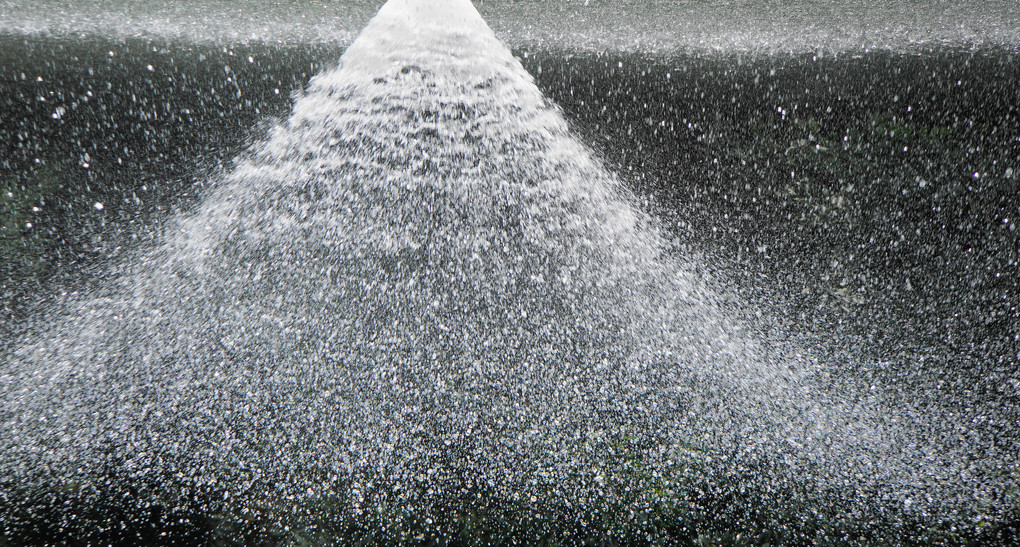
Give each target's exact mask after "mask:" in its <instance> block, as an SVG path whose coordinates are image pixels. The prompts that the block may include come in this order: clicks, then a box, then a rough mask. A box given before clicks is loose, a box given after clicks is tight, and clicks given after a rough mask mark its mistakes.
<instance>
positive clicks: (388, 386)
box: [0, 0, 953, 518]
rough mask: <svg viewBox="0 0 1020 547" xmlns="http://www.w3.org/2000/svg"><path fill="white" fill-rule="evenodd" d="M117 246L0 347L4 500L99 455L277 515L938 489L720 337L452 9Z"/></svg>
mask: <svg viewBox="0 0 1020 547" xmlns="http://www.w3.org/2000/svg"><path fill="white" fill-rule="evenodd" d="M141 254H142V256H141V257H140V258H139V259H137V260H134V261H129V262H126V263H123V264H121V265H120V268H121V272H120V273H119V275H118V276H117V277H116V279H114V280H113V281H111V282H110V284H109V286H107V287H104V288H102V289H97V291H96V293H95V294H93V295H90V296H89V297H87V298H83V299H80V300H79V301H75V302H69V303H68V305H67V306H68V309H67V311H66V312H65V313H64V314H63V315H62V316H61V317H59V318H57V319H54V320H53V322H52V324H51V325H50V326H49V328H48V329H45V330H41V331H40V332H38V333H36V334H34V335H31V336H28V337H26V339H25V340H24V341H23V343H21V344H19V346H18V348H17V349H16V350H15V351H14V352H13V354H12V355H10V356H8V357H7V363H6V364H5V367H4V370H3V380H4V381H3V383H2V386H3V387H0V392H2V393H3V397H2V406H0V418H2V419H3V424H4V428H3V431H4V433H3V434H2V435H0V454H2V456H0V468H3V469H4V470H5V471H6V472H7V473H8V476H9V477H12V478H11V479H9V480H12V481H19V480H20V481H32V480H35V481H43V482H54V481H56V482H59V483H62V484H74V485H82V484H84V485H96V484H99V483H101V482H102V481H103V480H106V479H107V478H108V476H107V475H105V473H107V472H108V471H109V467H110V466H111V465H112V466H113V467H114V468H115V471H116V474H117V475H118V477H120V478H121V479H122V480H124V481H128V482H132V481H134V482H135V483H139V484H143V483H144V484H154V485H156V486H155V487H154V489H155V490H157V491H166V490H172V489H174V488H182V489H183V490H182V491H183V492H192V491H195V490H196V489H197V490H203V491H209V490H212V491H215V492H217V493H218V494H221V495H222V497H224V498H226V499H233V500H242V501H232V502H229V503H228V506H229V507H231V508H237V507H244V508H246V510H251V511H254V512H261V513H263V514H266V513H268V514H271V515H273V516H274V518H283V517H281V513H282V511H281V510H280V509H278V508H277V507H278V506H279V505H280V504H283V505H298V506H304V507H307V506H309V505H314V504H315V503H317V502H318V500H323V499H330V498H331V497H335V496H340V497H343V498H344V499H345V500H347V501H346V502H345V503H346V504H347V506H346V508H345V510H349V511H353V512H354V513H356V514H361V511H363V510H367V509H368V508H369V506H372V504H373V503H377V502H378V499H379V498H378V497H376V498H373V497H372V494H371V493H372V492H376V493H377V494H375V495H377V496H382V497H383V498H386V497H387V496H393V497H394V498H387V499H390V500H391V501H390V502H389V503H393V501H392V499H396V500H399V503H400V504H402V505H404V506H407V507H424V505H422V503H423V501H422V500H428V499H433V498H449V497H451V496H452V497H457V496H462V495H463V496H472V495H476V494H477V493H478V492H484V493H485V495H486V496H488V497H490V498H493V499H513V500H521V499H523V500H526V501H527V500H532V503H534V502H535V500H540V499H541V500H543V503H548V502H549V500H557V502H558V503H564V504H566V505H567V506H571V505H573V506H581V507H594V506H597V505H599V504H606V503H609V502H614V503H615V502H618V501H619V499H620V497H621V496H624V497H625V496H626V495H629V494H626V491H627V489H628V488H631V487H633V486H634V485H633V484H632V482H633V481H635V480H636V481H639V482H640V481H643V483H644V484H642V485H640V488H646V489H648V488H649V486H648V484H653V485H654V487H655V488H659V489H661V488H666V487H669V488H678V486H677V484H678V482H679V481H687V480H690V481H692V482H693V483H696V482H697V481H698V480H701V479H703V480H704V481H705V482H703V483H699V484H702V485H703V486H704V485H705V484H709V485H710V484H718V482H713V481H717V479H718V477H720V476H730V477H732V476H735V475H737V474H739V473H740V472H747V471H748V470H749V469H751V468H752V467H753V468H754V469H755V473H757V475H756V478H755V479H754V480H755V481H757V485H758V487H759V488H760V489H761V490H762V491H763V492H766V493H768V492H769V491H770V490H771V489H772V488H773V486H771V485H767V484H766V483H767V482H768V481H769V480H772V479H774V478H776V477H780V476H781V477H782V480H784V481H787V482H786V483H785V484H786V485H787V486H789V487H790V488H794V489H803V488H814V489H816V490H817V491H819V492H822V491H829V490H831V489H832V488H834V485H841V486H842V487H843V488H844V490H843V491H842V492H843V494H839V495H840V496H849V497H851V498H852V497H853V496H855V495H858V494H857V492H859V491H860V490H859V489H862V488H864V489H869V492H874V495H875V496H876V497H879V496H892V497H894V498H896V499H916V494H915V491H916V490H918V489H920V491H921V492H922V493H923V492H925V491H926V490H925V489H926V488H928V485H927V483H925V482H924V481H919V480H916V479H917V478H918V476H920V475H923V477H925V478H926V480H928V481H933V482H934V483H935V484H938V485H942V484H944V482H943V481H944V480H946V479H945V477H950V476H952V475H953V469H952V468H951V467H946V468H945V469H946V470H945V472H944V474H940V473H933V472H932V470H931V466H932V465H934V464H933V463H922V459H921V458H919V457H918V454H920V453H924V452H925V451H926V450H928V449H929V448H930V447H927V446H925V445H923V444H918V445H911V444H910V443H911V442H913V441H914V440H916V439H917V438H918V437H917V434H912V433H910V430H909V428H908V426H906V425H903V424H897V423H896V422H897V417H896V416H895V415H892V416H891V417H889V416H886V415H885V409H883V403H882V401H876V400H873V399H870V398H868V397H863V398H843V397H842V393H840V392H838V391H830V390H827V389H826V388H825V387H824V386H823V384H824V382H825V378H824V374H822V372H823V371H819V370H816V369H815V368H814V367H812V366H810V362H808V361H807V360H805V359H800V358H796V357H795V358H790V357H784V358H778V357H777V356H775V355H771V354H770V353H769V352H768V351H766V350H765V349H764V348H762V347H760V346H759V345H758V344H757V343H755V342H754V340H753V339H752V338H750V337H749V336H746V335H745V334H744V333H743V328H742V326H741V324H740V323H739V322H737V321H735V320H733V319H732V318H730V317H728V314H727V313H726V312H725V311H724V310H723V308H722V306H721V305H720V303H719V302H718V298H717V296H716V295H715V294H714V293H713V292H712V291H711V290H709V289H708V288H706V286H705V283H704V282H703V280H701V279H700V278H699V275H698V274H697V270H696V268H695V267H694V266H693V265H691V263H690V262H685V261H683V260H680V259H677V258H675V257H670V256H668V250H667V242H666V241H665V239H664V238H663V236H662V235H661V234H660V232H659V231H658V230H657V228H656V227H655V222H654V220H653V219H652V218H650V217H649V216H647V215H646V214H645V213H643V212H641V211H640V210H639V209H638V208H637V207H635V206H634V204H633V203H632V199H631V198H630V197H629V196H628V194H627V192H626V190H625V189H624V188H623V187H622V186H621V184H620V182H619V181H618V180H617V178H616V177H615V176H614V175H613V174H612V173H610V172H609V171H607V170H606V169H605V167H604V166H603V165H602V164H601V163H600V162H599V160H598V159H597V158H596V157H594V156H593V155H592V153H591V152H590V151H589V150H588V149H587V148H586V147H585V146H584V145H582V144H581V143H580V142H579V141H578V140H577V139H575V138H574V137H573V136H572V135H571V133H570V131H569V128H568V125H567V123H566V121H565V120H564V118H563V116H562V114H561V113H560V111H559V110H558V109H557V108H556V107H555V106H554V105H552V104H550V103H549V102H548V101H547V100H546V99H545V98H544V97H543V96H542V94H541V92H540V91H539V90H538V89H537V87H536V86H535V84H534V82H533V80H532V78H531V77H530V76H529V75H528V74H527V73H526V71H525V70H524V69H523V68H522V66H521V64H520V63H519V62H518V61H517V60H516V59H515V58H514V57H513V55H512V54H511V53H510V51H509V50H508V49H507V48H506V47H505V46H504V45H502V44H501V43H500V42H499V40H498V39H497V38H496V37H495V35H494V34H493V32H492V31H491V30H490V29H489V28H488V26H487V25H486V24H485V22H484V21H483V20H482V18H481V17H480V16H479V14H478V12H477V11H476V10H475V8H474V7H473V6H472V5H471V3H470V2H469V1H468V0H443V1H441V0H430V1H425V2H422V1H418V2H411V1H409V0H391V1H390V2H388V3H387V4H386V5H385V6H384V7H383V8H382V10H381V11H380V12H379V14H378V15H377V16H376V17H375V18H374V19H373V20H372V21H371V23H370V24H369V25H368V27H367V28H366V29H365V30H364V32H363V33H362V34H361V36H360V37H359V38H358V39H357V40H356V41H355V42H354V44H352V45H351V47H350V48H349V50H348V51H347V52H346V53H345V54H344V56H343V58H342V59H341V61H340V64H339V66H338V67H337V68H335V69H333V70H330V71H326V72H324V73H322V74H320V75H318V76H316V77H315V78H314V79H313V80H312V81H311V83H310V84H309V86H308V89H307V91H306V92H305V93H304V94H303V95H302V96H300V97H298V98H297V100H296V103H295V105H294V109H293V113H292V115H291V116H290V117H289V118H288V119H287V120H286V121H284V122H282V123H281V124H280V125H278V126H277V127H276V128H274V129H273V130H272V131H271V132H270V133H269V135H268V136H267V137H266V138H265V139H264V140H263V141H262V142H260V143H258V144H256V145H255V146H254V147H253V148H252V149H251V150H250V151H249V152H248V153H246V154H245V155H244V156H243V157H241V158H239V159H238V161H237V164H236V166H235V167H234V169H233V170H232V171H231V172H230V173H229V174H227V175H225V176H224V177H223V178H222V180H219V181H217V183H216V185H215V188H214V189H213V190H211V191H210V193H209V195H208V196H207V197H206V198H205V199H204V200H203V202H202V203H201V204H200V206H198V208H197V209H196V210H195V211H193V212H191V213H189V214H186V215H182V216H181V217H180V218H179V219H178V220H177V221H176V224H175V228H174V229H172V230H170V231H169V233H168V234H167V236H166V238H165V242H164V243H163V244H161V245H160V246H159V247H157V248H154V249H149V250H144V251H141ZM905 440H906V442H905ZM620 443H623V444H625V445H626V446H627V447H628V454H627V455H625V456H619V457H612V458H610V457H607V453H608V452H611V451H612V450H615V448H614V447H616V446H618V445H619V444H620ZM936 460H937V457H932V458H929V460H926V461H927V462H934V461H936ZM111 462H112V463H111ZM755 466H759V467H755ZM635 476H640V477H639V478H638V479H635V478H634V477H635ZM663 476H668V477H672V478H669V479H661V480H660V477H663ZM648 477H653V478H648ZM628 481H631V482H628ZM610 483H613V484H615V486H613V485H611V484H610ZM806 483H810V484H811V486H810V487H805V486H804V485H805V484H806ZM383 484H385V486H382V485H383ZM848 485H849V486H848ZM76 487H77V486H76ZM741 488H743V486H741ZM380 491H381V492H382V494H378V492H380ZM940 491H942V493H943V494H944V493H945V489H944V488H941V486H940ZM160 495H165V494H160ZM182 495H183V494H182ZM677 495H683V494H677ZM911 496H913V498H911ZM267 500H268V501H267ZM372 500H376V501H372ZM607 500H609V502H607ZM373 507H374V506H373Z"/></svg>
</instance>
